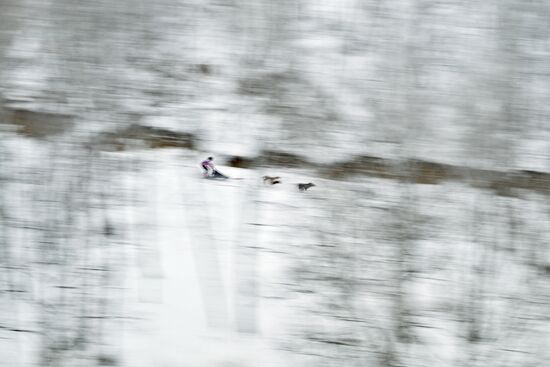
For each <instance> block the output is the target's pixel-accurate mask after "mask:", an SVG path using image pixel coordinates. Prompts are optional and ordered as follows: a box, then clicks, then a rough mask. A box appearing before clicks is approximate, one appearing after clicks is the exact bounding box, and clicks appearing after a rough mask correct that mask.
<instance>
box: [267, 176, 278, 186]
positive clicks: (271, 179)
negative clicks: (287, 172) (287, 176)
mask: <svg viewBox="0 0 550 367" xmlns="http://www.w3.org/2000/svg"><path fill="white" fill-rule="evenodd" d="M265 183H269V184H271V185H275V184H278V183H281V178H280V177H279V176H264V184H265Z"/></svg>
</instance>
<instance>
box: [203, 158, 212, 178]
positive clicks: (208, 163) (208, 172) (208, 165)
mask: <svg viewBox="0 0 550 367" xmlns="http://www.w3.org/2000/svg"><path fill="white" fill-rule="evenodd" d="M213 160H214V158H212V157H208V158H206V159H205V160H204V161H202V162H201V167H202V169H203V170H204V177H209V176H212V174H213V173H214V171H215V169H214V163H212V161H213Z"/></svg>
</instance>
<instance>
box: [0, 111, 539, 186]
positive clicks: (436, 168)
mask: <svg viewBox="0 0 550 367" xmlns="http://www.w3.org/2000/svg"><path fill="white" fill-rule="evenodd" d="M0 112H2V113H1V116H0V117H2V122H4V123H9V124H13V125H16V126H19V131H18V132H19V133H21V134H23V135H25V136H29V137H33V138H44V137H47V136H50V135H58V134H63V133H64V132H66V131H68V130H70V129H71V128H72V127H73V124H74V123H73V117H72V116H65V115H58V114H52V113H43V112H35V111H29V110H23V109H15V108H6V107H5V106H4V108H3V109H1V110H0ZM198 142H199V139H198V138H197V137H196V136H195V135H193V134H191V133H183V132H175V131H172V130H168V129H160V128H155V127H151V126H145V125H140V124H132V125H130V126H128V127H125V128H123V129H120V130H118V131H115V132H107V133H103V134H101V135H100V136H98V137H97V140H95V141H94V142H92V143H91V144H90V145H92V146H94V147H95V148H96V149H99V150H109V151H123V150H128V149H131V148H132V147H134V146H140V147H147V148H151V149H158V148H184V149H191V150H193V149H196V148H197V143H198ZM226 163H227V164H228V165H229V166H231V167H238V168H259V167H274V168H275V167H284V168H305V169H314V170H316V171H317V173H318V174H319V176H321V177H325V178H329V179H334V180H343V179H346V178H350V177H353V176H361V175H363V176H370V177H378V178H385V179H391V180H398V181H402V182H409V183H418V184H439V183H441V182H444V181H454V182H463V183H466V184H469V185H471V186H473V187H478V188H482V189H489V190H492V191H494V192H495V193H496V194H498V195H501V196H517V195H518V193H519V192H518V190H529V191H534V192H538V193H543V194H548V193H549V192H550V189H549V187H550V173H546V172H538V171H530V170H511V171H497V170H485V169H477V168H471V167H465V166H456V165H449V164H444V163H436V162H429V161H424V160H418V159H409V160H395V159H388V158H381V157H375V156H368V155H360V156H355V157H352V158H350V159H347V160H344V161H340V162H335V163H330V164H319V163H315V162H311V161H309V160H307V158H305V157H302V156H300V155H297V154H293V153H288V152H283V151H275V150H264V151H262V152H260V154H259V155H257V156H256V157H243V156H230V157H228V158H227V159H226Z"/></svg>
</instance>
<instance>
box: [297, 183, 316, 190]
mask: <svg viewBox="0 0 550 367" xmlns="http://www.w3.org/2000/svg"><path fill="white" fill-rule="evenodd" d="M313 186H315V184H313V183H311V182H310V183H306V184H305V183H299V184H298V190H300V191H307V189H309V188H310V187H313Z"/></svg>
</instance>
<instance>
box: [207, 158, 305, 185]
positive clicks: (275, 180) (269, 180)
mask: <svg viewBox="0 0 550 367" xmlns="http://www.w3.org/2000/svg"><path fill="white" fill-rule="evenodd" d="M213 160H214V158H213V157H208V158H206V159H205V160H204V161H202V162H201V167H202V169H203V175H204V177H205V178H209V177H213V176H215V175H216V174H218V175H220V176H222V177H225V178H227V177H226V176H223V175H221V174H220V173H219V172H218V171H217V170H216V168H215V167H214V163H212V161H213ZM263 180H264V184H266V185H267V184H268V185H276V184H280V183H282V182H283V181H282V180H281V178H280V177H279V176H264V177H263ZM297 186H298V190H300V191H307V190H308V189H309V188H311V187H313V186H315V184H314V183H311V182H309V183H299V184H297Z"/></svg>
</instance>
